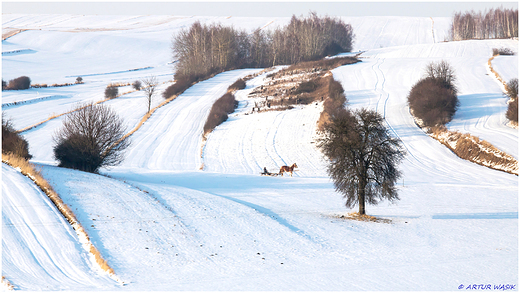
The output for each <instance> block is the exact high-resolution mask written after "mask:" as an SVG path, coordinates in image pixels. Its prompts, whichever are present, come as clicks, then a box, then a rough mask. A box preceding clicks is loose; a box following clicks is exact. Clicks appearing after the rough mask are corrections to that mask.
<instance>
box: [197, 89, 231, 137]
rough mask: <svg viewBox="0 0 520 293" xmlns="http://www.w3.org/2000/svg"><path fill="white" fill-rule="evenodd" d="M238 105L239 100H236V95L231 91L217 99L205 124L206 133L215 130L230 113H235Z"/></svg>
mask: <svg viewBox="0 0 520 293" xmlns="http://www.w3.org/2000/svg"><path fill="white" fill-rule="evenodd" d="M237 106H238V102H237V101H236V100H235V96H234V95H233V94H231V93H229V92H228V93H226V94H224V95H223V96H222V97H220V98H219V99H218V100H217V101H215V103H214V104H213V107H211V110H210V112H209V115H208V119H207V120H206V124H204V133H205V134H206V133H209V132H211V131H213V129H215V127H217V126H218V125H220V124H221V123H222V122H224V121H226V120H227V119H228V114H231V113H233V112H234V111H235V108H236V107H237Z"/></svg>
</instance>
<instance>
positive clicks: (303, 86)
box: [294, 79, 318, 95]
mask: <svg viewBox="0 0 520 293" xmlns="http://www.w3.org/2000/svg"><path fill="white" fill-rule="evenodd" d="M317 88H318V82H317V81H316V80H313V79H311V80H309V81H304V82H302V83H300V85H298V87H297V88H296V89H295V90H294V94H295V95H298V94H301V93H310V92H313V91H315V90H316V89H317Z"/></svg>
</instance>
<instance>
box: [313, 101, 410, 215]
mask: <svg viewBox="0 0 520 293" xmlns="http://www.w3.org/2000/svg"><path fill="white" fill-rule="evenodd" d="M383 122H384V120H383V117H382V116H381V115H380V114H379V113H377V112H376V111H373V110H368V109H364V108H363V109H360V110H356V111H354V112H352V111H345V112H344V113H342V114H339V115H338V116H337V117H334V118H333V119H332V122H330V123H327V124H326V125H325V127H324V131H323V137H322V138H321V139H319V141H318V146H319V147H320V149H321V150H322V151H323V153H324V154H325V156H327V157H328V159H329V164H328V167H327V171H328V173H329V175H330V176H331V178H332V179H333V181H334V187H335V188H336V191H337V192H340V193H342V194H343V195H344V197H345V198H346V206H347V207H348V208H352V207H354V206H355V205H356V204H358V205H359V213H360V214H362V215H363V214H365V203H369V204H377V203H379V202H380V201H381V200H383V199H387V200H390V201H394V200H399V196H398V194H397V188H396V186H395V184H396V182H397V180H398V179H399V178H400V176H401V173H400V171H399V170H398V169H397V165H398V164H399V163H400V161H401V160H402V159H403V158H404V151H403V149H402V144H401V142H400V140H399V139H397V138H393V137H391V136H390V133H389V131H388V129H387V128H386V127H385V126H384V124H383Z"/></svg>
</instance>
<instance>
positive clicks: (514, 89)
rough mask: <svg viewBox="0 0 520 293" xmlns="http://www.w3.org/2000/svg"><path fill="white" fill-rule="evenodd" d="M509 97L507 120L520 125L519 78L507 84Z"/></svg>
mask: <svg viewBox="0 0 520 293" xmlns="http://www.w3.org/2000/svg"><path fill="white" fill-rule="evenodd" d="M506 90H507V96H508V97H509V98H510V101H509V102H508V106H507V112H506V118H507V119H509V120H511V121H513V122H515V123H516V124H518V78H514V79H512V80H510V81H509V82H508V83H507V86H506Z"/></svg>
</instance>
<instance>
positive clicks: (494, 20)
mask: <svg viewBox="0 0 520 293" xmlns="http://www.w3.org/2000/svg"><path fill="white" fill-rule="evenodd" d="M450 34H451V39H452V40H454V41H460V40H471V39H505V38H513V37H518V9H516V10H513V9H504V8H497V9H490V10H488V11H487V12H485V13H482V12H478V13H476V12H474V11H471V12H465V13H462V12H457V13H455V15H454V16H453V20H452V23H451V29H450Z"/></svg>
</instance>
